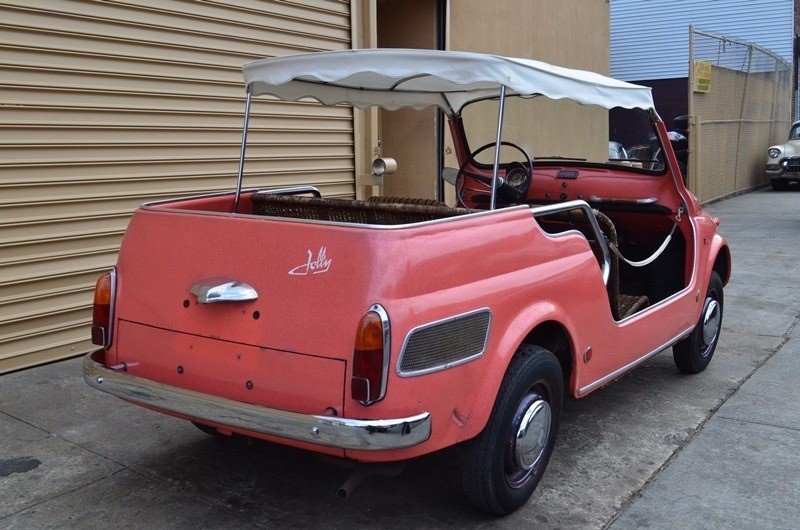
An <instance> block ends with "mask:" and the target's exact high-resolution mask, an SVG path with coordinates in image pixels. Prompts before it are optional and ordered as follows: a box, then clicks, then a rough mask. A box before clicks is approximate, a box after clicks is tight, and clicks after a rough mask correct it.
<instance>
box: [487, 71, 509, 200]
mask: <svg viewBox="0 0 800 530" xmlns="http://www.w3.org/2000/svg"><path fill="white" fill-rule="evenodd" d="M505 109H506V86H505V85H503V86H502V87H500V110H498V112H497V140H496V141H495V144H494V169H493V170H492V198H491V201H490V202H489V209H490V210H494V205H495V196H496V195H497V171H498V169H499V168H500V137H501V135H502V132H503V112H504V111H505Z"/></svg>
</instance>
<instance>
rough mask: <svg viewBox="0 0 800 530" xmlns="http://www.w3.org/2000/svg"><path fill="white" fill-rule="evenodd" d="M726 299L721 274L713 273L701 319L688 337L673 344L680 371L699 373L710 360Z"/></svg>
mask: <svg viewBox="0 0 800 530" xmlns="http://www.w3.org/2000/svg"><path fill="white" fill-rule="evenodd" d="M723 302H724V299H723V295H722V280H721V279H720V277H719V274H717V273H716V272H712V273H711V278H710V279H709V281H708V289H706V299H705V302H704V303H703V311H702V312H701V313H700V321H699V322H698V323H697V326H696V327H695V328H694V331H692V333H691V334H690V335H689V336H688V337H686V338H685V339H683V340H682V341H680V342H679V343H677V344H676V345H675V346H673V347H672V356H673V358H674V359H675V366H677V367H678V369H679V370H680V371H682V372H687V373H690V374H697V373H700V372H702V371H703V370H705V369H706V366H708V363H710V362H711V357H713V356H714V350H716V349H717V342H718V341H719V332H720V330H721V329H722V307H723Z"/></svg>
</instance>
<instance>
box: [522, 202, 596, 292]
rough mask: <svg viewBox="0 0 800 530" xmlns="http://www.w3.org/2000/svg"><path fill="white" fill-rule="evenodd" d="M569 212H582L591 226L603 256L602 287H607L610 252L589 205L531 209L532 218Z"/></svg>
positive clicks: (575, 203) (569, 204)
mask: <svg viewBox="0 0 800 530" xmlns="http://www.w3.org/2000/svg"><path fill="white" fill-rule="evenodd" d="M570 210H583V213H584V214H585V215H586V218H587V219H588V220H589V226H591V228H592V231H593V232H594V235H595V237H596V238H597V243H598V244H599V245H600V251H601V252H602V254H603V266H602V269H603V285H608V277H609V276H610V275H611V252H610V251H609V250H608V242H606V238H605V236H604V235H603V232H602V231H601V230H600V225H598V224H597V218H596V217H595V216H594V210H592V207H591V206H589V203H587V202H586V201H567V202H562V203H559V204H548V205H547V206H538V207H535V208H531V212H533V216H534V217H542V216H544V215H551V214H554V213H562V212H568V211H570ZM570 232H573V230H570V231H569V232H562V234H566V233H570ZM575 232H578V233H580V232H579V231H577V230H575ZM548 235H550V236H551V237H558V236H559V235H560V234H548ZM581 235H583V234H581Z"/></svg>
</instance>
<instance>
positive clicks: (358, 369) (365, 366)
mask: <svg viewBox="0 0 800 530" xmlns="http://www.w3.org/2000/svg"><path fill="white" fill-rule="evenodd" d="M388 375H389V318H388V316H387V315H386V311H385V310H384V309H383V308H382V307H381V306H379V305H375V306H372V307H371V308H370V310H369V311H368V312H367V313H366V314H365V315H364V316H363V317H361V321H359V323H358V328H357V329H356V343H355V348H354V349H353V377H352V379H351V382H350V389H351V390H350V394H351V396H352V398H353V399H355V400H357V401H359V402H360V403H361V404H362V405H370V404H372V403H374V402H376V401H379V400H381V399H383V397H384V396H385V395H386V380H387V378H388Z"/></svg>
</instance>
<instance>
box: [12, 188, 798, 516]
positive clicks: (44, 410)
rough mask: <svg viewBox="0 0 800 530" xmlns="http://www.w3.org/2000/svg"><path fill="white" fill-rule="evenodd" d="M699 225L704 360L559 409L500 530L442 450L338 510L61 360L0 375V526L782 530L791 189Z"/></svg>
mask: <svg viewBox="0 0 800 530" xmlns="http://www.w3.org/2000/svg"><path fill="white" fill-rule="evenodd" d="M708 210H710V211H711V212H712V213H713V214H714V215H717V216H718V217H720V218H721V219H722V225H721V227H720V230H721V231H722V232H723V233H724V234H725V235H726V236H727V237H728V238H729V241H730V243H731V249H732V254H733V276H732V279H731V283H730V284H729V285H728V287H727V288H726V289H725V315H724V321H723V328H722V335H721V338H720V343H719V347H718V348H717V352H716V354H715V357H714V360H713V362H712V363H711V365H710V366H709V368H708V369H707V370H706V371H705V372H703V373H702V374H699V375H685V374H681V373H680V372H678V371H677V369H676V368H675V366H674V364H673V361H672V356H671V354H670V352H669V351H667V352H664V353H662V354H660V355H657V356H655V357H654V358H653V359H652V360H650V361H649V362H647V363H646V364H644V365H643V366H641V367H639V368H638V369H636V370H635V371H633V372H631V373H630V374H628V375H625V376H623V377H622V378H621V379H619V380H618V381H616V382H614V383H612V384H611V385H609V386H608V387H606V388H604V389H602V390H600V391H597V392H594V393H592V394H591V395H589V396H588V397H586V398H584V399H580V400H573V399H570V400H568V401H567V403H566V406H565V419H564V421H563V424H562V430H561V434H560V438H559V444H558V446H557V448H556V451H555V454H554V456H553V459H552V461H551V463H550V467H549V468H548V471H547V474H546V475H545V478H544V480H543V481H542V483H541V484H540V486H539V489H538V490H537V492H536V493H535V495H534V497H533V498H532V500H531V501H530V502H529V503H528V505H526V506H525V507H524V508H523V509H521V510H519V511H518V512H516V513H515V514H513V515H511V516H508V517H506V518H502V519H496V518H492V517H488V516H486V515H484V514H482V513H480V512H478V511H476V510H475V509H473V508H472V507H471V505H469V504H468V503H467V502H466V501H465V500H464V498H463V497H462V495H461V492H460V485H459V478H460V474H459V470H458V460H459V456H460V455H459V451H458V450H457V449H455V450H448V451H444V452H440V453H437V454H434V455H430V456H427V457H423V458H419V459H416V460H413V461H411V462H408V463H407V465H406V466H405V470H404V471H403V473H402V474H400V475H399V476H396V477H389V476H374V477H369V478H367V479H366V480H365V481H364V482H363V483H362V484H361V485H360V486H359V487H358V488H357V489H356V490H355V491H354V492H353V494H352V495H351V496H350V497H349V498H347V499H341V498H339V497H338V496H337V495H336V492H337V490H338V488H339V487H340V486H341V485H342V484H343V483H344V482H345V481H346V480H347V478H348V477H349V476H350V474H351V473H352V471H353V470H352V469H349V468H348V467H347V466H346V465H344V464H341V463H336V462H331V461H327V460H322V459H320V458H318V457H316V456H314V455H313V454H311V453H307V452H303V451H299V450H294V449H290V448H286V447H281V446H277V445H272V444H268V443H261V442H248V441H243V440H219V439H216V438H212V437H210V436H208V435H206V434H204V433H202V432H200V431H198V430H197V429H195V428H194V427H193V426H192V425H191V424H190V423H188V422H185V421H181V420H177V419H174V418H170V417H167V416H164V415H161V414H157V413H154V412H150V411H147V410H144V409H141V408H138V407H135V406H133V405H128V404H126V403H124V402H121V401H119V400H117V399H115V398H113V397H111V396H109V395H107V394H103V393H100V392H97V391H95V390H92V389H90V388H89V387H88V386H86V385H85V384H84V383H83V380H82V377H81V366H80V360H79V359H73V360H68V361H64V362H60V363H54V364H50V365H47V366H42V367H38V368H33V369H29V370H24V371H20V372H16V373H13V374H8V375H4V376H1V377H0V528H42V527H81V528H87V527H89V528H94V527H98V528H99V527H104V528H105V527H108V526H116V527H134V528H143V527H150V528H153V527H155V528H163V527H181V528H183V527H195V528H196V527H241V526H242V525H247V526H270V527H275V526H281V527H287V526H288V527H300V526H311V527H326V528H345V527H347V528H353V527H376V526H381V527H409V526H411V527H440V526H470V527H474V526H490V527H494V526H501V527H505V526H509V527H510V526H520V525H525V526H527V527H536V528H602V527H605V526H614V527H620V528H629V527H637V528H639V527H652V528H689V527H691V528H702V527H708V528H712V527H713V528H718V527H726V528H739V527H742V528H744V527H748V528H749V527H759V528H766V527H776V528H779V527H786V528H789V527H790V526H796V522H797V521H798V520H800V509H798V506H800V502H798V501H797V499H798V498H800V486H799V484H800V479H799V478H798V470H800V456H798V455H800V445H798V440H800V412H798V411H800V409H798V406H797V404H798V403H800V399H799V398H800V392H799V391H798V382H799V381H800V368H798V367H797V363H796V360H797V357H798V355H799V354H800V346H798V344H800V335H798V333H800V331H798V330H797V328H796V327H795V326H796V324H797V321H798V316H800V281H798V273H797V272H796V269H797V268H798V267H800V188H793V189H791V190H789V191H787V192H782V193H776V192H772V191H760V192H756V193H751V194H748V195H743V196H740V197H735V198H732V199H729V200H726V201H723V202H720V203H717V204H714V205H712V206H710V207H709V208H708ZM793 523H794V524H793Z"/></svg>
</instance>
